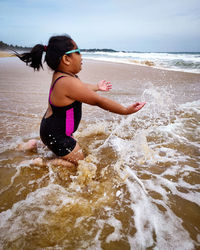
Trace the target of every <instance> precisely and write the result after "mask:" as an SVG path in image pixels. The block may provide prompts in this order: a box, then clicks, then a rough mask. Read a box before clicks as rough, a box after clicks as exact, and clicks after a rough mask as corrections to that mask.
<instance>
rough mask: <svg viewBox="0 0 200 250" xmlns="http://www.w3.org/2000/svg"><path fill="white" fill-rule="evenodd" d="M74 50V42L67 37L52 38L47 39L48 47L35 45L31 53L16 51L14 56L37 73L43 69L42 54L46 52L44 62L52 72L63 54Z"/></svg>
mask: <svg viewBox="0 0 200 250" xmlns="http://www.w3.org/2000/svg"><path fill="white" fill-rule="evenodd" d="M73 48H74V42H73V40H72V38H71V37H70V36H69V35H61V36H52V37H51V38H50V39H49V42H48V45H47V46H44V45H42V44H37V45H35V46H34V47H33V48H32V50H31V52H29V53H23V54H19V53H17V52H16V51H14V52H15V55H16V56H17V57H19V59H21V60H22V61H23V62H25V63H26V65H28V66H30V67H32V68H34V70H37V71H39V70H40V68H42V69H43V65H42V54H43V52H46V56H45V62H46V63H47V65H48V66H49V67H50V68H51V69H52V70H57V68H58V66H59V63H60V61H61V58H62V56H63V55H64V54H65V52H67V51H70V50H72V49H73Z"/></svg>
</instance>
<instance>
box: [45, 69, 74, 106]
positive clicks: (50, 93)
mask: <svg viewBox="0 0 200 250" xmlns="http://www.w3.org/2000/svg"><path fill="white" fill-rule="evenodd" d="M56 72H59V73H64V74H67V75H69V76H72V77H76V78H78V76H77V75H72V74H70V73H67V72H62V71H56ZM63 77H67V76H59V77H58V78H57V79H56V80H55V81H54V82H53V84H52V86H51V88H50V91H49V103H50V104H51V105H53V104H52V102H51V98H50V96H51V93H52V90H53V88H54V86H55V84H56V83H57V81H58V80H59V79H60V78H63Z"/></svg>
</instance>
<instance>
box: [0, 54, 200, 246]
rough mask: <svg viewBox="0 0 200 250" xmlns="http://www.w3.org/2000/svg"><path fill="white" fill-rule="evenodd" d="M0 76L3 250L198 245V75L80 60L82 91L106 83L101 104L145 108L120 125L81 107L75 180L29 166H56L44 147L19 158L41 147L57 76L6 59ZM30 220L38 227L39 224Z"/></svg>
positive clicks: (0, 61)
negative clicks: (31, 143)
mask: <svg viewBox="0 0 200 250" xmlns="http://www.w3.org/2000/svg"><path fill="white" fill-rule="evenodd" d="M0 72H1V73H0V111H1V112H0V154H1V159H0V162H1V168H0V177H1V178H0V182H1V183H2V190H3V192H2V193H1V194H0V199H1V206H0V209H1V210H0V218H2V219H3V221H4V223H2V225H1V228H0V230H1V232H5V233H2V235H1V237H0V240H1V242H3V244H4V245H3V247H4V248H7V246H8V245H9V246H12V247H13V248H16V246H17V247H18V248H19V245H20V246H27V247H29V246H30V242H31V249H37V248H40V247H41V246H43V247H44V246H45V247H50V246H52V245H53V244H54V243H55V242H60V243H59V244H60V245H59V246H62V248H67V247H68V246H70V245H73V246H75V244H77V242H78V244H79V248H80V247H81V245H82V244H85V242H88V245H87V246H88V247H89V246H90V247H91V246H92V245H91V244H93V243H94V244H96V243H98V244H101V245H104V246H106V247H107V246H108V247H107V248H108V249H113V247H114V248H119V247H120V249H130V247H133V246H140V244H141V241H140V239H141V237H142V238H145V237H147V236H148V237H149V239H150V241H151V242H153V241H154V239H155V237H156V238H157V239H158V241H157V242H155V245H154V246H155V247H157V248H159V249H161V248H163V247H164V246H169V248H170V247H171V246H173V247H174V248H178V247H179V248H184V247H185V246H189V247H188V249H194V247H196V246H198V244H199V241H198V235H199V225H200V223H199V203H198V197H199V196H198V195H199V190H197V185H198V180H199V179H198V177H199V165H198V164H199V146H198V145H199V141H198V138H199V119H200V118H199V114H200V113H199V107H200V105H199V103H200V99H199V96H200V74H194V73H186V72H174V71H167V70H161V69H155V68H152V67H148V66H139V65H130V64H122V63H113V62H102V61H94V60H88V59H84V60H83V65H82V71H81V72H80V73H79V74H78V76H79V77H80V79H81V80H82V81H83V82H86V83H93V84H95V83H97V82H98V81H100V80H103V79H105V80H108V81H111V83H112V85H113V88H112V90H111V91H109V92H100V93H99V94H100V95H103V96H105V97H108V98H110V99H112V100H115V101H117V102H119V103H121V104H122V105H124V106H128V105H131V104H132V103H134V102H136V101H146V105H145V107H144V108H143V109H142V110H141V111H139V112H137V113H136V114H133V115H130V116H119V115H117V114H113V113H111V112H108V111H106V110H102V109H100V108H99V107H97V106H91V105H87V104H83V116H82V121H81V123H80V126H79V128H78V130H77V131H76V133H75V134H74V137H75V138H76V139H77V141H78V142H79V144H80V145H81V148H82V149H83V152H84V153H85V155H86V159H85V160H83V161H81V163H80V165H79V166H78V170H77V171H75V172H73V171H72V170H71V169H66V168H65V169H64V168H62V167H59V166H55V167H51V166H49V165H47V166H46V167H38V166H34V164H33V160H34V159H35V158H38V157H39V158H41V159H42V160H44V162H45V161H47V160H48V159H51V158H52V157H54V156H53V155H52V154H51V152H50V151H49V150H48V149H47V148H46V147H43V146H41V147H39V148H38V150H37V151H36V152H26V151H21V152H19V151H17V150H16V148H17V145H19V144H20V143H22V142H26V141H28V140H29V139H38V140H39V139H40V137H39V128H40V122H41V119H42V117H43V115H44V113H45V111H46V108H47V106H48V96H49V88H50V84H51V79H52V73H53V71H52V70H50V69H49V68H48V67H47V66H46V64H44V70H40V71H39V72H34V70H33V69H32V68H30V67H27V66H26V64H25V63H23V62H22V61H20V60H19V59H18V58H17V57H12V58H11V57H7V58H0ZM58 83H59V82H58ZM41 197H42V198H41ZM66 200H67V202H66ZM49 201H50V202H51V203H50V204H49ZM68 201H69V202H68ZM41 207H42V211H41ZM51 208H53V210H50V209H51ZM166 208H167V209H166ZM66 209H67V210H66ZM36 211H37V217H38V218H42V222H41V220H38V221H36V220H35V218H36V217H35V216H36V214H35V212H36ZM49 211H51V213H49ZM138 211H139V212H138ZM141 213H142V217H141ZM27 216H28V218H29V221H27ZM152 216H153V217H152ZM58 221H61V222H62V223H59V225H58V223H57V222H58ZM77 221H78V223H79V224H77ZM155 221H156V223H155ZM33 225H34V226H33ZM55 225H56V228H57V229H58V230H59V233H57V232H58V231H55ZM77 225H78V226H77ZM100 225H101V226H100ZM108 225H110V226H112V227H113V228H117V231H115V233H116V235H117V237H116V238H113V240H112V244H114V245H112V246H111V245H109V243H108V242H107V240H106V239H108V238H109V237H110V236H112V232H113V230H114V229H112V228H111V230H110V231H109V230H107V229H108ZM163 225H164V226H163ZM155 227H156V228H155ZM10 228H11V229H12V232H10V233H9V234H8V233H7V232H8V230H10ZM24 228H25V230H26V231H28V232H31V233H30V234H28V235H27V234H26V232H25V231H24ZM66 228H67V231H66ZM79 228H81V230H79ZM133 228H135V231H133V232H132V231H131V230H132V229H133ZM19 229H20V230H19ZM57 229H56V230H57ZM104 229H105V231H104V232H103V230H104ZM127 230H128V231H127ZM147 231H148V235H147ZM169 231H170V232H171V236H170V237H169ZM88 232H89V234H88ZM102 232H103V234H104V236H103V237H100V236H99V235H100V234H101V233H102ZM129 232H132V233H129ZM137 232H140V234H141V237H139V239H138V235H137ZM35 235H36V236H37V235H38V237H39V238H38V239H39V240H38V239H37V238H36V239H35ZM48 235H49V238H48V240H46V239H47V236H48ZM77 235H78V237H79V239H81V241H80V240H78V241H77ZM10 236H11V237H10ZM14 237H17V239H18V241H17V242H16V241H15V240H13V239H15V238H14ZM120 237H121V238H122V240H120V239H121V238H120ZM51 239H55V241H54V240H53V241H51ZM166 239H167V240H166ZM66 242H68V243H67V244H68V245H66ZM159 242H161V243H159ZM162 242H163V244H162ZM40 243H41V244H40ZM115 246H116V247H115ZM109 247H110V248H109ZM147 247H150V245H149V244H146V245H145V248H147Z"/></svg>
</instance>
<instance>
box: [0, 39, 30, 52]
mask: <svg viewBox="0 0 200 250" xmlns="http://www.w3.org/2000/svg"><path fill="white" fill-rule="evenodd" d="M30 49H31V48H29V47H22V46H17V45H15V46H14V45H12V44H10V45H9V44H7V43H4V42H2V41H0V50H23V51H24V50H30Z"/></svg>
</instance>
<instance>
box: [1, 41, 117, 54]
mask: <svg viewBox="0 0 200 250" xmlns="http://www.w3.org/2000/svg"><path fill="white" fill-rule="evenodd" d="M9 49H10V50H31V47H23V46H18V45H12V44H10V45H9V44H7V43H4V42H2V41H0V50H9ZM81 51H83V52H117V51H116V50H113V49H81Z"/></svg>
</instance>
